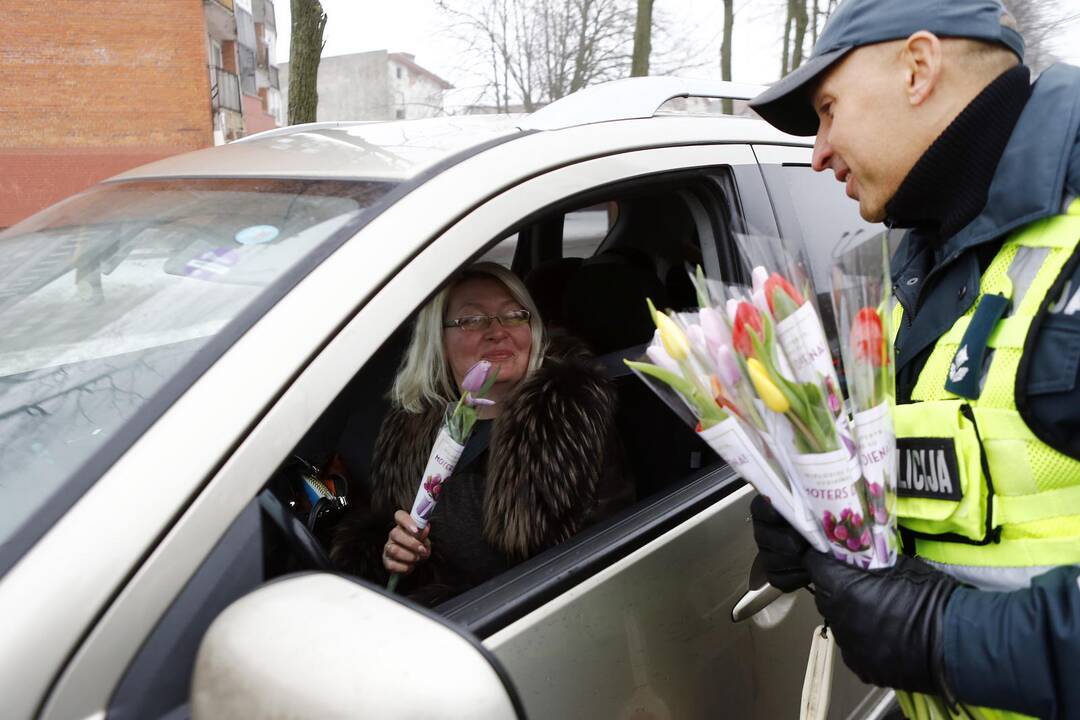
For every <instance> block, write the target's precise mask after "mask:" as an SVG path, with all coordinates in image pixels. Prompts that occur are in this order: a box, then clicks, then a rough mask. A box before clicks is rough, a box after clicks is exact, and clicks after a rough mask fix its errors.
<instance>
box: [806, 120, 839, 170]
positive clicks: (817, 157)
mask: <svg viewBox="0 0 1080 720" xmlns="http://www.w3.org/2000/svg"><path fill="white" fill-rule="evenodd" d="M835 154H836V153H835V152H834V151H833V146H832V144H831V143H829V133H828V130H827V129H826V128H825V126H824V123H823V124H822V127H821V128H820V129H819V131H818V134H817V137H816V138H814V157H813V161H812V162H811V165H812V166H813V168H814V170H816V171H818V172H824V171H826V170H828V169H829V168H830V167H831V166H832V159H833V157H834V156H835Z"/></svg>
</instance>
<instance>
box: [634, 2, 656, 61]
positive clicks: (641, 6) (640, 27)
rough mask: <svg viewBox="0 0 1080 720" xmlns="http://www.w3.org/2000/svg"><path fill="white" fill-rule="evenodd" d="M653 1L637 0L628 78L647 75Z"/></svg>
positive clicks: (650, 51) (650, 50) (650, 47)
mask: <svg viewBox="0 0 1080 720" xmlns="http://www.w3.org/2000/svg"><path fill="white" fill-rule="evenodd" d="M652 10H653V0H638V3H637V24H636V25H635V27H634V56H633V60H632V62H631V64H630V76H631V77H642V76H644V75H648V74H649V55H651V54H652V24H653V18H652Z"/></svg>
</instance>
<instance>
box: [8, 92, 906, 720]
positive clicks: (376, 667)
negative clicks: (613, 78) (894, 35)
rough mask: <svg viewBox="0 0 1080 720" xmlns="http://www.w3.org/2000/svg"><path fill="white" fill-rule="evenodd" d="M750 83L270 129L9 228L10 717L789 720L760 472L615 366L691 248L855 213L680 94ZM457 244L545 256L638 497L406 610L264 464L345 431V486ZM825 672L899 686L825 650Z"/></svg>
mask: <svg viewBox="0 0 1080 720" xmlns="http://www.w3.org/2000/svg"><path fill="white" fill-rule="evenodd" d="M757 90H758V89H757V88H751V87H743V86H737V85H731V84H723V83H701V82H692V81H684V80H679V79H673V78H645V79H634V80H627V81H619V82H615V83H609V84H606V85H601V86H597V87H594V88H590V89H587V90H585V91H582V92H580V93H577V94H575V95H572V96H570V97H568V98H566V99H564V100H560V101H558V102H556V103H554V104H552V105H550V106H548V107H546V108H544V109H543V110H540V111H539V112H537V113H534V114H533V115H530V116H527V117H505V116H499V117H494V116H492V117H449V118H440V119H432V120H420V121H403V122H388V123H317V124H313V125H302V126H295V127H288V128H281V129H279V130H274V131H270V132H267V133H263V134H260V135H256V136H253V137H249V138H245V139H244V140H242V141H239V142H235V143H232V144H229V145H226V146H223V147H219V148H213V149H208V150H202V151H198V152H193V153H190V154H186V155H182V156H179V157H175V158H170V159H167V160H164V161H161V162H157V163H153V164H150V165H147V166H144V167H141V168H138V169H136V170H133V171H130V172H127V173H124V174H123V175H120V176H118V177H115V178H112V179H111V180H109V181H106V182H103V183H101V184H99V185H97V186H95V187H93V188H91V189H90V190H88V191H86V192H84V193H82V194H80V195H77V196H75V197H72V198H70V199H68V200H66V201H64V202H62V203H60V204H58V205H56V206H54V207H52V208H49V209H47V210H45V211H43V212H41V213H39V214H37V215H35V216H34V217H32V218H30V219H28V220H26V221H24V222H23V223H21V224H19V225H17V226H15V227H13V228H11V229H9V230H8V231H6V232H4V233H3V234H2V235H0V618H3V623H2V630H0V638H2V639H0V698H2V699H3V712H2V714H3V716H4V717H5V718H28V717H40V718H47V719H50V720H51V719H60V718H63V719H69V718H102V717H108V718H151V717H169V718H182V717H187V716H189V715H192V714H193V715H194V716H195V717H205V718H210V717H260V716H262V717H271V716H272V717H319V718H322V717H365V716H366V717H462V718H465V717H468V718H489V717H490V718H495V717H525V716H528V717H531V718H577V717H581V718H680V719H684V718H715V717H739V718H743V717H746V718H780V717H797V716H798V708H799V698H800V693H801V690H802V685H803V677H804V672H805V668H806V659H807V653H808V650H809V646H810V641H811V632H812V628H813V627H814V626H815V625H817V624H818V623H819V622H820V618H819V617H818V616H817V614H816V612H815V610H814V606H813V602H812V598H811V597H810V595H809V594H807V593H805V592H800V593H796V594H792V595H787V596H780V595H779V593H778V592H776V591H775V590H773V589H771V588H769V587H768V586H767V584H766V583H765V582H764V580H763V578H762V576H761V573H760V571H759V570H758V569H756V568H754V567H753V563H754V558H755V553H756V548H755V545H754V542H753V539H752V537H751V532H750V522H749V517H748V509H747V508H748V504H749V500H750V498H751V496H752V492H753V491H752V489H751V488H750V487H749V486H748V485H746V484H745V483H744V482H743V481H742V480H741V479H739V478H738V477H737V476H735V475H734V474H733V473H732V472H731V470H730V469H729V468H727V467H726V466H725V465H724V464H723V463H722V462H720V461H719V459H718V458H717V457H715V456H714V455H713V454H712V453H710V452H709V451H708V449H707V448H706V447H705V446H704V445H702V444H701V443H700V441H699V440H698V439H697V438H696V436H695V435H694V433H693V432H692V431H691V430H690V429H689V428H687V427H685V426H684V425H682V423H681V422H680V421H679V420H678V419H677V418H676V417H675V416H674V415H673V414H671V413H668V412H667V411H666V409H665V408H664V406H663V404H662V403H661V402H660V401H659V400H658V399H656V398H655V397H653V396H652V395H651V394H650V393H649V391H648V390H647V388H645V387H644V385H642V384H641V383H640V382H639V381H638V380H637V379H636V378H633V377H630V376H627V375H625V373H623V372H621V371H620V368H621V367H622V365H621V362H619V361H620V360H621V358H623V357H628V356H630V355H633V354H634V353H640V349H641V343H643V342H645V341H647V340H648V339H649V336H650V334H651V333H650V329H649V327H648V323H647V316H646V317H645V320H646V323H645V325H644V326H643V325H642V323H641V317H642V313H643V312H644V298H645V296H646V295H650V296H652V297H654V298H656V299H657V300H658V301H659V302H660V304H666V305H670V306H674V307H678V306H680V304H682V305H689V304H692V302H693V296H692V294H691V295H690V296H689V297H688V296H687V288H688V281H687V278H686V274H685V268H686V266H687V264H688V263H689V264H696V263H701V264H703V265H704V267H705V269H706V270H707V271H709V272H710V273H714V274H719V275H722V276H724V277H727V278H732V279H737V278H739V277H742V276H741V275H740V273H743V272H744V269H743V264H742V262H741V258H740V256H739V250H738V245H737V243H736V242H735V236H736V235H737V234H742V235H748V236H752V235H755V234H761V235H771V236H777V235H781V234H782V235H784V236H786V237H789V238H793V239H795V240H801V241H803V242H805V243H806V244H807V247H809V248H810V249H811V255H812V259H817V260H819V261H821V262H822V264H826V262H827V260H828V258H829V254H830V253H833V252H835V251H836V248H837V247H839V246H841V245H842V244H843V243H844V241H845V238H849V237H851V236H852V235H854V234H859V233H864V232H873V231H875V229H874V228H872V227H871V226H867V225H865V224H864V223H863V222H862V221H861V220H860V219H859V218H858V215H857V207H856V205H855V204H854V203H853V202H851V201H850V200H848V199H847V198H846V197H845V196H844V194H843V192H842V188H841V186H840V185H839V184H838V183H835V182H834V181H833V179H832V178H831V177H824V176H820V175H816V174H815V173H813V172H812V171H811V170H810V169H809V162H810V154H811V148H810V146H809V145H808V143H807V141H806V139H804V138H794V137H789V136H786V135H783V134H780V133H778V132H777V131H775V130H773V129H771V128H770V127H768V126H767V125H766V124H765V123H763V122H761V121H760V120H757V119H753V118H745V117H743V118H738V117H720V116H717V115H710V114H700V115H695V114H693V113H689V112H684V111H678V110H677V109H671V107H672V105H671V104H670V103H668V101H669V100H671V99H673V98H682V97H691V98H713V99H715V98H736V99H746V98H749V97H752V96H753V95H754V94H755V93H756V92H757ZM709 102H712V101H711V100H695V101H693V102H691V103H690V105H691V106H694V105H695V103H697V105H701V106H705V105H708V103H709ZM479 257H485V258H487V259H494V260H496V261H500V262H503V263H505V264H507V265H509V266H510V267H511V268H512V269H513V270H514V271H516V272H517V273H519V275H520V276H522V277H523V278H526V280H527V282H528V281H530V277H532V278H535V277H537V276H538V268H543V269H544V271H545V272H546V277H547V280H545V281H544V283H546V284H545V285H544V288H543V290H544V291H545V293H546V295H545V296H546V297H547V298H548V299H547V300H546V302H547V305H546V306H542V310H544V313H545V314H547V313H550V314H551V318H550V319H551V320H552V321H556V320H558V321H559V322H561V323H564V324H565V325H566V326H567V327H569V328H570V329H571V330H573V331H574V332H575V333H577V334H579V335H581V336H582V338H583V339H584V340H585V341H587V342H589V343H590V344H591V345H592V346H593V349H594V350H595V351H596V353H597V355H598V356H599V360H600V361H601V362H602V363H604V365H605V367H607V368H609V370H610V375H611V377H612V383H613V386H614V387H615V388H616V393H617V395H618V396H619V402H620V413H621V416H620V420H619V429H620V433H621V434H622V439H623V443H624V445H625V446H626V447H627V449H628V452H629V454H630V456H631V459H632V461H633V467H634V469H635V480H634V483H635V492H636V496H637V498H638V500H637V502H636V504H635V505H633V507H631V508H629V509H627V510H626V511H624V512H622V513H621V514H619V515H618V516H617V517H615V518H612V519H611V520H608V521H605V522H603V523H601V524H598V525H595V526H592V527H589V528H588V529H586V530H585V531H583V532H581V533H580V534H578V535H577V536H575V537H573V538H572V539H570V540H569V541H567V542H565V543H563V544H561V545H559V546H557V547H555V548H553V549H551V550H549V551H547V552H544V553H543V554H541V555H539V556H537V557H534V558H531V559H530V560H528V561H526V562H524V563H522V564H520V565H518V566H516V567H514V568H513V569H511V570H510V571H508V572H506V573H504V574H502V575H500V576H498V577H496V578H494V579H493V580H491V581H489V582H487V583H485V584H483V585H481V586H479V587H475V588H473V589H472V590H470V591H468V592H466V593H465V594H463V595H460V596H458V597H456V598H454V599H453V600H450V601H449V602H446V603H444V604H443V605H441V606H438V607H435V608H433V609H426V608H420V607H418V606H416V605H414V604H412V603H411V602H409V601H408V600H406V599H403V598H401V597H400V596H396V595H392V594H389V593H387V592H386V591H385V590H384V589H383V588H381V587H376V586H375V585H372V584H370V583H366V582H364V581H363V580H361V579H357V578H350V577H347V576H344V575H340V574H335V573H333V572H327V571H328V570H330V568H329V566H328V565H327V563H326V557H325V552H324V549H323V548H322V547H321V545H320V543H319V540H318V534H317V533H315V534H313V533H310V532H308V531H307V530H306V529H305V526H304V525H303V524H302V523H301V522H299V521H298V520H297V518H296V517H295V516H294V515H292V514H291V511H290V508H289V505H288V502H287V501H282V499H281V497H280V495H279V494H276V493H275V492H272V489H273V488H272V487H271V486H272V484H273V482H275V478H280V477H281V476H282V473H286V474H287V473H289V472H294V471H297V470H296V468H297V467H298V466H299V467H301V470H299V472H304V470H303V469H302V468H303V466H304V463H305V462H306V463H310V464H312V465H320V464H321V463H324V462H326V458H327V457H329V456H330V454H332V453H333V452H338V453H340V454H341V455H343V456H344V457H345V459H346V460H347V461H348V464H349V465H350V469H351V472H352V473H353V476H354V477H353V482H356V481H357V477H358V476H359V477H360V479H361V480H362V477H363V475H364V472H365V466H364V464H365V462H367V461H369V460H370V444H371V442H372V441H373V438H374V434H375V432H376V431H377V429H378V425H379V421H380V418H381V414H382V412H383V411H384V401H383V400H382V398H383V396H384V394H385V391H386V389H387V387H388V384H389V382H390V380H391V378H392V376H393V372H394V369H395V368H396V367H397V363H398V360H399V358H400V355H401V352H402V349H403V347H404V345H403V343H404V338H405V334H406V333H407V331H408V327H409V322H410V320H411V319H412V317H414V315H415V313H416V311H417V309H418V308H419V307H421V306H422V305H423V304H424V303H425V301H426V300H427V299H428V298H429V297H430V296H431V295H432V294H433V293H434V292H435V291H436V290H437V289H438V288H439V287H440V285H441V284H442V283H444V281H446V280H447V278H448V277H449V276H450V275H451V274H452V273H453V272H454V271H455V270H456V269H457V268H459V267H461V266H462V265H464V264H466V263H468V262H470V261H471V260H474V259H476V258H479ZM630 264H632V265H634V267H635V268H636V270H635V271H636V272H637V274H636V275H635V274H634V273H622V270H620V269H619V268H624V269H625V267H628V266H629V265H630ZM606 265H610V266H612V267H614V268H616V269H615V271H614V272H615V276H617V277H620V278H623V279H626V278H631V280H628V281H627V282H621V284H620V282H607V281H605V282H604V283H601V284H599V285H597V284H595V283H592V284H590V283H589V282H587V279H588V277H589V275H588V273H589V272H591V271H592V270H591V269H594V268H596V267H599V266H606ZM643 267H644V268H645V270H646V271H645V273H644V275H643V274H642V273H641V272H640V271H641V268H643ZM620 273H622V274H621V275H620ZM583 277H584V278H586V281H585V282H584V284H583V281H582V278H583ZM603 277H608V278H609V277H611V276H610V275H603ZM635 277H636V278H646V279H645V280H642V281H640V282H639V281H634V280H632V278H635ZM571 282H577V284H578V286H579V287H584V288H585V289H584V291H583V292H584V295H582V294H581V293H578V295H577V296H576V297H575V298H574V299H573V301H572V302H571V301H570V300H569V299H568V296H567V294H566V293H567V292H568V291H566V287H568V283H571ZM545 293H540V292H538V297H539V296H540V295H544V294H545ZM552 298H554V300H552ZM560 313H561V314H562V317H561V319H560V318H559V317H558V316H559V315H560ZM346 430H347V432H346ZM343 438H346V439H344V440H343ZM365 448H366V449H365ZM290 468H291V469H290ZM313 472H314V471H313ZM294 569H306V570H308V571H309V572H306V573H304V572H301V573H298V574H296V573H289V574H284V573H285V571H286V570H294ZM283 574H284V576H283V577H282V575H283ZM270 580H273V581H272V582H267V581H270ZM226 608H228V609H226ZM208 628H210V629H209V631H208ZM200 644H201V646H202V649H201V651H200V650H199V648H200ZM831 694H832V710H831V713H830V717H833V718H847V717H867V718H872V717H881V716H883V714H884V713H885V712H887V709H888V707H889V706H890V703H891V702H892V701H891V693H888V692H887V691H883V690H880V689H875V688H870V687H867V686H865V685H862V684H861V683H859V682H858V681H857V680H856V679H855V678H854V676H853V675H852V674H851V673H850V672H848V671H847V670H846V669H845V668H844V667H843V666H842V664H841V663H840V662H839V659H837V666H836V670H835V677H834V679H833V683H832V693H831Z"/></svg>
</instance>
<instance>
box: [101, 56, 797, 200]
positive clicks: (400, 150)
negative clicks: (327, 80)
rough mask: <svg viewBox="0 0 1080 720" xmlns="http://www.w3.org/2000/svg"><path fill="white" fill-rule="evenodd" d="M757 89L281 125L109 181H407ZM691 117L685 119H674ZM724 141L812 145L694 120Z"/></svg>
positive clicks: (691, 83) (633, 81)
mask: <svg viewBox="0 0 1080 720" xmlns="http://www.w3.org/2000/svg"><path fill="white" fill-rule="evenodd" d="M762 89H763V88H761V87H758V86H753V85H740V84H735V83H725V82H713V81H702V80H692V79H684V78H670V77H648V78H629V79H625V80H616V81H613V82H608V83H602V84H600V85H596V86H592V87H588V88H585V89H584V90H581V91H579V92H577V93H574V94H571V95H569V96H567V97H565V98H563V99H561V100H558V101H556V102H554V103H551V104H550V105H548V106H546V107H544V108H541V109H540V110H538V111H537V112H535V113H532V114H531V115H466V116H451V117H439V118H428V119H422V120H397V121H387V122H379V121H376V122H371V121H367V122H365V121H355V122H319V123H308V124H303V125H293V126H288V127H282V128H276V129H273V130H268V131H266V132H263V133H258V134H255V135H251V136H248V137H245V138H242V139H240V140H237V141H234V142H231V143H228V144H227V145H223V146H219V147H214V148H207V149H204V150H196V151H194V152H190V153H185V154H182V155H177V156H174V157H170V158H166V159H164V160H159V161H157V162H153V163H150V164H148V165H143V166H141V167H138V168H135V169H133V170H129V171H127V172H125V173H122V174H120V175H117V176H115V177H113V178H110V180H109V181H108V182H117V181H126V180H137V179H164V178H322V179H326V178H333V179H361V180H386V181H398V182H401V181H405V180H410V179H412V178H415V177H417V176H418V175H420V174H422V173H424V172H426V171H430V170H432V169H433V168H435V167H436V166H438V165H439V164H440V163H443V162H445V161H447V160H449V159H450V158H452V157H454V156H456V155H459V154H461V153H466V152H469V151H473V152H476V151H480V150H482V149H484V148H485V147H487V146H489V145H491V144H498V143H499V142H500V141H505V140H508V139H512V138H514V137H515V136H523V135H526V134H531V133H534V132H551V133H557V132H559V131H560V130H567V129H570V128H576V127H581V126H584V125H601V124H604V123H609V122H617V121H626V120H641V121H649V122H663V121H664V119H665V118H666V117H669V116H671V115H672V114H673V113H671V112H670V111H666V110H665V108H667V107H668V103H669V101H671V100H673V99H676V98H695V99H698V98H700V99H713V100H716V99H734V100H747V99H749V98H752V97H754V96H755V95H756V94H757V93H758V92H760V91H761V90H762ZM674 114H677V115H678V116H679V117H687V113H686V112H681V113H674ZM697 120H698V121H699V122H701V123H702V137H708V138H714V139H715V140H716V141H718V142H731V141H738V142H781V143H784V142H791V143H793V144H800V145H804V144H806V142H807V141H806V138H794V137H789V136H787V135H784V134H783V133H780V132H779V131H777V130H775V129H773V128H772V127H771V126H769V125H768V124H766V123H765V122H764V121H762V120H760V119H757V118H755V117H731V116H720V115H715V114H709V115H702V116H697Z"/></svg>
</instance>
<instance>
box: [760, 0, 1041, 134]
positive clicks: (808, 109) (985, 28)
mask: <svg viewBox="0 0 1080 720" xmlns="http://www.w3.org/2000/svg"><path fill="white" fill-rule="evenodd" d="M920 30H926V31H928V32H932V33H934V34H935V35H938V36H939V37H961V38H970V39H972V40H985V41H988V42H996V43H1000V44H1002V45H1004V46H1005V47H1007V48H1009V49H1010V50H1012V51H1013V52H1014V53H1016V55H1017V56H1018V57H1019V58H1020V61H1021V62H1023V60H1024V38H1023V37H1022V36H1021V35H1020V32H1019V31H1018V30H1017V29H1016V21H1015V20H1013V17H1012V15H1011V14H1009V11H1008V10H1006V9H1005V6H1004V5H1002V4H1001V0H843V2H841V3H840V5H839V7H837V8H836V11H835V12H834V13H833V14H832V16H831V17H830V18H829V22H828V23H826V24H825V29H824V30H823V31H822V33H821V36H820V37H819V38H818V42H817V45H815V46H814V51H813V52H812V53H811V54H810V58H809V59H808V60H807V61H806V62H805V63H803V64H802V65H801V66H799V67H798V68H797V69H796V70H794V71H793V72H792V73H790V74H789V75H788V76H787V77H785V78H784V79H783V80H781V81H780V82H778V83H776V84H775V85H773V86H772V87H770V88H769V89H768V90H766V91H765V92H763V93H761V94H760V95H758V96H757V97H756V98H754V99H753V100H752V101H751V102H750V107H752V108H753V109H754V111H755V112H757V114H758V115H760V116H761V117H763V118H765V120H766V121H767V122H768V123H769V124H770V125H773V126H774V127H776V128H779V129H780V130H783V131H784V132H786V133H789V134H791V135H804V136H805V135H815V134H817V130H818V117H817V113H816V112H815V111H814V108H813V106H812V105H811V104H810V92H811V91H812V90H813V88H814V86H815V83H816V81H817V80H818V79H819V78H820V77H821V76H822V73H824V72H825V71H826V70H828V69H829V68H830V67H832V66H833V65H835V64H836V63H837V62H838V61H839V60H840V59H842V58H843V57H844V56H845V55H847V54H848V53H850V52H851V51H852V50H854V49H855V48H858V47H862V46H864V45H873V44H875V43H880V42H887V41H889V40H903V39H905V38H908V37H910V36H911V35H914V34H915V33H917V32H919V31H920Z"/></svg>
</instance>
